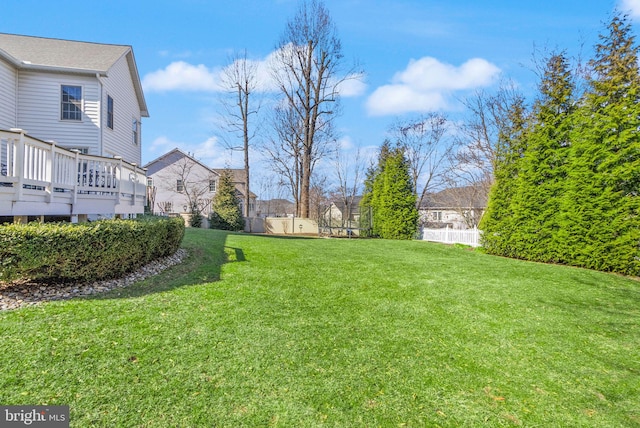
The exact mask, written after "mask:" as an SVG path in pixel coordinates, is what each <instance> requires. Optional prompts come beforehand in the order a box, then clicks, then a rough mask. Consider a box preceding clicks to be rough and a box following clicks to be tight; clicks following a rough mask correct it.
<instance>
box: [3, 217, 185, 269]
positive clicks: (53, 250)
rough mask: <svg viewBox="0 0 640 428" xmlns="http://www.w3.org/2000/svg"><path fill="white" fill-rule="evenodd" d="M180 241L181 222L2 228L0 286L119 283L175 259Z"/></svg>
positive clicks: (157, 220) (148, 220) (162, 220)
mask: <svg viewBox="0 0 640 428" xmlns="http://www.w3.org/2000/svg"><path fill="white" fill-rule="evenodd" d="M183 236H184V221H183V220H182V219H181V218H171V219H168V218H143V219H140V220H102V221H97V222H94V223H81V224H70V223H45V224H40V223H29V224H26V225H19V224H12V225H5V226H0V281H12V280H16V279H26V280H32V281H39V282H78V281H94V280H101V279H109V278H117V277H120V276H123V275H124V274H126V273H129V272H131V271H133V270H135V269H137V268H138V267H140V266H142V265H144V264H146V263H148V262H150V261H152V260H154V259H157V258H160V257H165V256H169V255H171V254H173V253H174V252H176V251H177V250H178V248H179V247H180V243H181V242H182V237H183Z"/></svg>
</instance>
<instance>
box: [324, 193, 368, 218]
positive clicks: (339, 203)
mask: <svg viewBox="0 0 640 428" xmlns="http://www.w3.org/2000/svg"><path fill="white" fill-rule="evenodd" d="M361 200H362V196H354V197H353V199H351V198H349V200H348V201H347V202H345V201H344V199H341V198H333V199H331V203H332V204H333V205H334V206H335V207H336V208H338V209H339V210H340V212H343V211H344V210H345V209H346V206H347V204H349V202H351V204H350V205H351V213H352V214H358V213H359V212H360V201H361Z"/></svg>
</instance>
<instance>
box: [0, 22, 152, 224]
mask: <svg viewBox="0 0 640 428" xmlns="http://www.w3.org/2000/svg"><path fill="white" fill-rule="evenodd" d="M148 116H149V113H148V110H147V105H146V102H145V98H144V94H143V91H142V85H141V82H140V77H139V75H138V69H137V65H136V61H135V57H134V54H133V49H132V47H131V46H126V45H113V44H101V43H88V42H81V41H70V40H60V39H50V38H42V37H31V36H22V35H15V34H3V33H0V216H41V215H55V216H66V215H69V216H78V215H80V216H86V215H92V214H96V215H100V214H102V215H107V216H111V215H115V214H137V213H142V212H143V209H144V197H145V184H146V179H145V174H144V171H142V169H141V168H140V163H141V159H142V150H141V144H142V139H141V135H142V123H141V121H142V118H144V117H148ZM140 190H142V191H141V192H140Z"/></svg>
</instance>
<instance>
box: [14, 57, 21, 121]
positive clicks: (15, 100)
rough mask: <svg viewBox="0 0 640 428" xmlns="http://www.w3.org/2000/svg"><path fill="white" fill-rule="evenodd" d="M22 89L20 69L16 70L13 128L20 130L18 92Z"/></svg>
mask: <svg viewBox="0 0 640 428" xmlns="http://www.w3.org/2000/svg"><path fill="white" fill-rule="evenodd" d="M19 88H20V69H19V68H16V82H15V91H16V92H15V94H14V97H13V107H14V112H13V127H14V128H19V127H20V124H19V123H18V90H19Z"/></svg>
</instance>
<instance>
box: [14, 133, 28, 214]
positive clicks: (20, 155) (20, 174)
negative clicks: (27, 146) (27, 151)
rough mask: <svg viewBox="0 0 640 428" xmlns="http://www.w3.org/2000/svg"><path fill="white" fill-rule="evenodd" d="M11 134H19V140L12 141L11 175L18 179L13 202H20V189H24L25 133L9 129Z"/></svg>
mask: <svg viewBox="0 0 640 428" xmlns="http://www.w3.org/2000/svg"><path fill="white" fill-rule="evenodd" d="M11 131H13V132H19V133H20V138H18V139H17V140H14V143H13V144H14V145H13V147H14V149H13V175H14V177H16V178H17V179H18V181H17V183H16V187H17V189H15V192H14V198H15V199H14V201H15V202H17V201H21V200H22V189H23V187H24V174H25V172H24V134H25V133H26V131H25V130H24V129H19V128H11Z"/></svg>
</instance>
